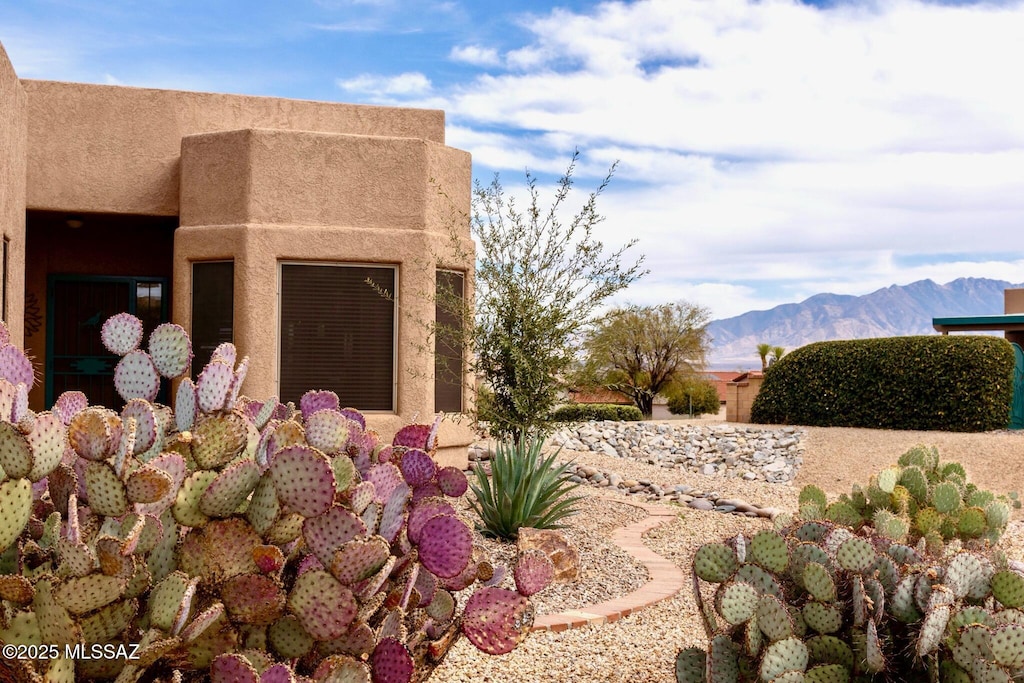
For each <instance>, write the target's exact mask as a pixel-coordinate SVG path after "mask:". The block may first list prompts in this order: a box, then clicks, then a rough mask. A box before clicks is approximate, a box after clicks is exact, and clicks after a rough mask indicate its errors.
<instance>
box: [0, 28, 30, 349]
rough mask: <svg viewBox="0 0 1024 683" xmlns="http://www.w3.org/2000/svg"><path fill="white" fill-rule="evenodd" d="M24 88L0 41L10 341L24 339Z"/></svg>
mask: <svg viewBox="0 0 1024 683" xmlns="http://www.w3.org/2000/svg"><path fill="white" fill-rule="evenodd" d="M26 116H27V113H26V97H25V91H24V89H23V88H22V87H21V83H20V82H19V81H18V76H17V74H15V72H14V67H12V66H11V62H10V60H9V59H8V58H7V52H6V51H4V48H3V45H0V234H2V236H3V238H5V239H7V240H8V244H7V273H6V278H4V281H3V283H0V284H2V286H3V296H5V297H6V300H7V316H6V319H5V321H4V322H6V323H7V328H8V329H9V330H10V332H11V337H12V340H13V341H14V343H16V344H18V345H21V344H22V343H23V341H24V321H25V163H26V162H25V160H26V144H27V127H26Z"/></svg>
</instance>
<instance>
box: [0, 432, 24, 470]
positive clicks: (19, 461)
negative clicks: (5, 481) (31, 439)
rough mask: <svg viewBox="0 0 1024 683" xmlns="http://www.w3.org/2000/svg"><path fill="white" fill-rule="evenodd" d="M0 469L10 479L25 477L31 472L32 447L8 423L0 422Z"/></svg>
mask: <svg viewBox="0 0 1024 683" xmlns="http://www.w3.org/2000/svg"><path fill="white" fill-rule="evenodd" d="M0 467H2V468H3V469H2V471H3V472H5V473H6V474H7V476H8V477H9V478H11V479H17V478H20V477H27V476H28V473H29V472H31V471H32V447H31V446H30V445H29V443H28V439H26V438H25V436H24V435H23V434H22V433H21V432H20V431H19V430H18V428H17V427H16V426H14V425H13V424H11V423H10V422H0Z"/></svg>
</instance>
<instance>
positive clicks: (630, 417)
mask: <svg viewBox="0 0 1024 683" xmlns="http://www.w3.org/2000/svg"><path fill="white" fill-rule="evenodd" d="M551 418H552V420H553V421H555V422H587V421H590V420H597V421H599V422H600V421H602V420H610V421H612V422H639V421H640V420H642V419H644V416H643V413H641V412H640V409H639V408H637V407H636V406H620V405H615V404H614V403H572V404H570V405H566V406H561V407H559V408H556V409H555V410H554V412H552V413H551Z"/></svg>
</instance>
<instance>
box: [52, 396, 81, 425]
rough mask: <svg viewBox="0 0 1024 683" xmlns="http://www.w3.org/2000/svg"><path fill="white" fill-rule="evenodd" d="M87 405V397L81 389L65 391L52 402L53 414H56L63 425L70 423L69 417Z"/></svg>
mask: <svg viewBox="0 0 1024 683" xmlns="http://www.w3.org/2000/svg"><path fill="white" fill-rule="evenodd" d="M88 407H89V399H88V398H86V396H85V394H83V393H82V392H81V391H65V392H64V393H63V394H61V395H60V396H58V397H57V401H56V403H54V404H53V414H54V415H56V416H57V417H58V418H59V419H60V421H61V422H62V423H64V426H65V427H66V426H68V425H69V424H71V419H72V418H73V417H74V416H75V415H77V414H78V413H80V412H82V411H83V410H85V409H86V408H88Z"/></svg>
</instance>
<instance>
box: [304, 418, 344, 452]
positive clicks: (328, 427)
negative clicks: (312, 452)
mask: <svg viewBox="0 0 1024 683" xmlns="http://www.w3.org/2000/svg"><path fill="white" fill-rule="evenodd" d="M305 420H306V424H305V430H306V441H308V442H309V445H310V446H312V447H314V448H317V449H319V450H321V451H323V452H324V453H326V454H327V455H336V454H338V453H340V452H341V451H342V449H343V448H345V444H347V443H348V426H349V425H350V424H351V423H352V422H351V420H349V419H348V418H347V417H345V416H344V415H342V414H341V413H339V412H338V411H337V410H333V409H329V408H324V409H322V410H318V411H316V412H315V413H313V414H312V415H310V416H309V417H308V418H306V419H305Z"/></svg>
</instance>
